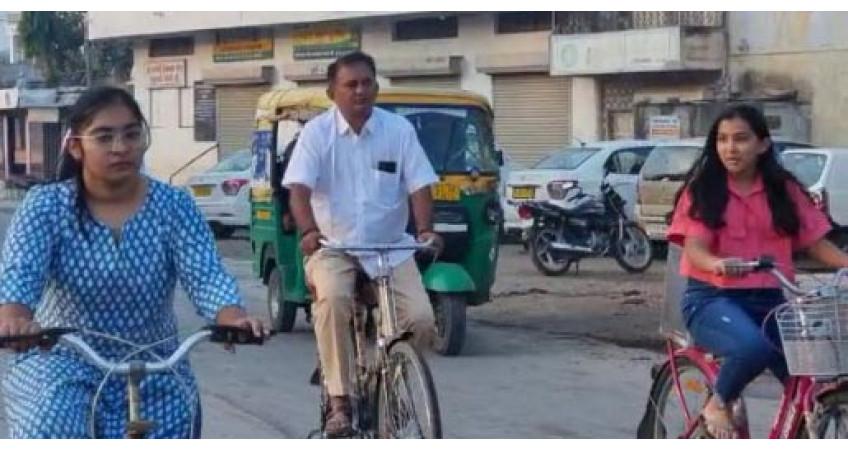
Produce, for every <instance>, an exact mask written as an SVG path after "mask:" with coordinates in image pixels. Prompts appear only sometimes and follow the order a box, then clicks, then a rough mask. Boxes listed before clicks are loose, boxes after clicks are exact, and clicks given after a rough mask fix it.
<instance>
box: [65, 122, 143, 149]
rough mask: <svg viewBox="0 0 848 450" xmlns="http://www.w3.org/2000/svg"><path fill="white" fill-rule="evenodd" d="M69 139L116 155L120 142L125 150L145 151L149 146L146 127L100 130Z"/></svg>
mask: <svg viewBox="0 0 848 450" xmlns="http://www.w3.org/2000/svg"><path fill="white" fill-rule="evenodd" d="M70 137H71V138H76V139H86V140H89V141H91V143H92V146H93V147H94V148H97V149H98V150H102V151H111V152H113V153H118V152H120V151H122V149H121V148H120V147H119V144H120V143H121V142H123V143H124V146H125V147H126V148H127V150H146V149H147V147H148V145H150V131H149V130H148V129H147V128H146V127H137V126H134V127H131V128H126V129H111V130H109V129H100V130H98V131H96V132H94V133H91V134H79V135H72V136H70Z"/></svg>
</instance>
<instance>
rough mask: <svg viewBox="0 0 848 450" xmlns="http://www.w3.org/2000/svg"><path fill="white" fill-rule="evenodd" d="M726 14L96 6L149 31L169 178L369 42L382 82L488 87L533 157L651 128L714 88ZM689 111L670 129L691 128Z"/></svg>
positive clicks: (509, 132) (499, 120) (146, 72)
mask: <svg viewBox="0 0 848 450" xmlns="http://www.w3.org/2000/svg"><path fill="white" fill-rule="evenodd" d="M724 25H725V23H724V14H723V13H721V12H717V13H709V12H689V13H667V12H643V13H640V12H608V13H604V12H600V13H595V12H556V13H553V12H505V13H496V12H467V13H466V12H463V13H445V12H442V13H434V12H413V13H394V12H380V13H339V12H241V13H238V12H206V13H189V12H133V13H129V12H91V13H89V26H88V30H89V36H88V37H89V39H92V40H101V39H116V38H132V39H133V40H134V42H135V51H134V68H133V72H132V90H133V92H134V95H135V97H136V98H137V99H138V101H139V103H140V104H141V105H142V108H143V110H144V112H145V114H146V116H147V117H148V120H149V121H150V124H151V129H152V133H153V146H152V148H151V149H150V151H149V153H148V156H147V160H146V164H147V167H148V169H149V170H150V171H151V172H152V173H154V174H155V175H157V176H159V177H162V178H170V177H171V175H172V174H173V173H174V172H175V171H177V170H178V169H180V168H181V167H182V166H183V165H184V164H185V163H186V162H188V161H190V160H192V159H193V158H195V157H197V156H198V155H199V154H201V153H204V152H206V155H205V156H204V157H202V158H200V159H199V160H198V161H197V163H195V164H193V165H192V166H191V167H190V168H188V169H187V170H185V171H184V172H182V174H181V175H180V177H177V178H176V182H179V181H180V180H181V179H184V178H182V177H184V176H185V175H187V174H189V173H192V172H195V171H198V170H202V169H203V168H205V167H208V166H209V165H211V164H213V163H214V162H215V161H217V160H218V159H219V158H221V157H223V156H225V155H226V154H228V153H230V152H232V151H234V150H236V149H239V148H245V147H248V146H249V144H250V142H249V141H250V130H251V128H252V125H253V118H254V110H255V104H256V100H257V99H258V97H259V96H260V95H261V94H262V93H263V92H266V91H268V90H270V89H273V88H276V87H288V86H325V85H326V81H325V76H326V67H327V65H328V64H329V63H330V62H331V61H332V60H333V59H334V58H335V57H336V56H338V55H340V54H343V53H345V52H347V51H351V50H354V49H360V50H363V51H365V52H367V53H369V54H371V55H373V56H374V57H375V59H376V61H377V66H378V81H379V82H380V84H381V85H382V86H421V87H438V88H461V89H466V90H470V91H474V92H476V93H478V94H481V95H483V96H485V97H486V98H488V99H489V100H490V102H491V103H492V105H493V107H494V111H495V132H496V138H497V141H498V145H499V146H500V147H501V148H502V149H504V150H505V151H507V152H508V153H509V154H510V156H511V157H512V159H513V160H515V161H517V162H519V163H523V164H530V163H532V162H534V161H535V160H537V159H539V158H540V157H541V156H543V155H544V154H546V153H547V152H549V151H551V150H554V149H556V148H562V147H563V146H566V145H571V144H574V143H576V142H581V141H591V140H595V139H600V138H619V137H622V138H624V137H634V136H635V137H645V134H646V133H650V132H652V131H654V130H653V129H652V128H650V127H649V126H646V125H645V124H647V123H652V122H651V119H650V117H652V116H653V115H669V114H675V113H677V111H678V110H680V111H683V110H685V108H681V107H680V105H681V104H682V103H687V102H698V101H703V100H705V99H710V98H713V97H714V95H715V92H716V90H717V88H716V86H719V85H720V84H721V79H722V75H723V73H724V70H725V64H726V59H727V58H726V55H725V53H724V50H725V42H726V41H725V35H726V32H725V28H724ZM645 105H653V109H651V108H647V109H645V108H644V106H645ZM640 108H642V109H640ZM689 122H690V121H687V120H682V121H680V120H679V121H678V124H677V125H676V129H675V128H674V127H672V131H671V132H672V133H674V132H676V133H678V134H679V135H681V136H686V135H687V133H691V132H692V130H691V129H689V128H691V127H689V126H688V125H687V124H688V123H689ZM687 127H689V128H687ZM667 129H668V128H666V130H667Z"/></svg>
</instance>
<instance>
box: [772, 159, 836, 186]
mask: <svg viewBox="0 0 848 450" xmlns="http://www.w3.org/2000/svg"><path fill="white" fill-rule="evenodd" d="M781 158H782V160H783V166H784V167H786V169H787V170H789V171H790V172H792V174H793V175H795V178H798V181H800V182H801V184H803V185H804V187H810V186H812V185H814V184H816V183H817V182H818V181H819V179H821V175H822V172H823V171H824V165H825V164H826V163H827V157H826V156H825V155H822V154H821V153H794V152H791V153H784V154H782V155H781Z"/></svg>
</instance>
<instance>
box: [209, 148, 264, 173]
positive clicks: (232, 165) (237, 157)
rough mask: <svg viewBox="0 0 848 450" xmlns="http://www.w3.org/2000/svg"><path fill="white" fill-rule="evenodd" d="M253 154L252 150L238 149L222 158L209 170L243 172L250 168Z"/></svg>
mask: <svg viewBox="0 0 848 450" xmlns="http://www.w3.org/2000/svg"><path fill="white" fill-rule="evenodd" d="M252 160H253V155H252V154H251V153H250V150H238V151H236V152H235V153H232V154H230V155H228V156H226V157H225V158H224V159H222V160H221V161H220V162H219V163H218V164H216V165H215V166H214V167H212V168H211V169H209V170H208V171H209V172H243V171H245V170H249V169H250V164H251V161H252Z"/></svg>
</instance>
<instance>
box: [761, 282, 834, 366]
mask: <svg viewBox="0 0 848 450" xmlns="http://www.w3.org/2000/svg"><path fill="white" fill-rule="evenodd" d="M775 316H776V318H777V325H778V328H779V329H780V339H781V341H782V342H783V353H784V355H785V356H786V364H787V365H788V366H789V373H790V374H792V375H810V376H836V375H843V374H848V299H846V298H845V297H844V296H839V297H838V299H833V298H828V299H818V300H816V301H813V302H810V303H804V304H797V303H790V304H786V305H785V306H783V307H781V309H779V310H778V311H777V312H776V314H775Z"/></svg>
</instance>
